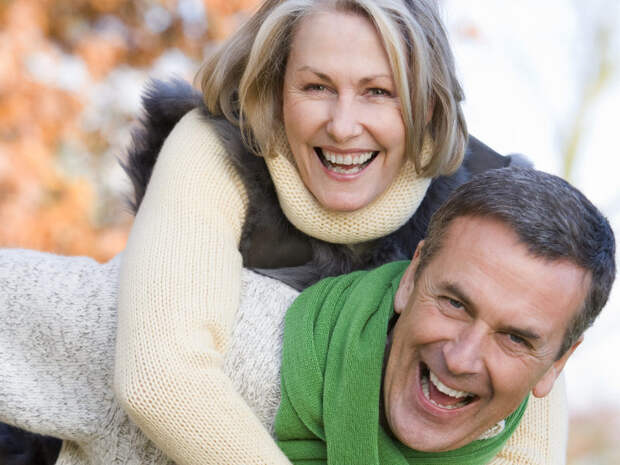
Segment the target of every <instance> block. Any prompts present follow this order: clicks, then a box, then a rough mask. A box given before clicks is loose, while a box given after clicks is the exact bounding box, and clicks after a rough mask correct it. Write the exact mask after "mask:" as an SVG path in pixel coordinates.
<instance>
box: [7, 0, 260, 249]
mask: <svg viewBox="0 0 620 465" xmlns="http://www.w3.org/2000/svg"><path fill="white" fill-rule="evenodd" d="M255 4H256V0H161V1H154V0H138V1H126V0H0V220H1V221H0V246H11V247H25V248H33V249H39V250H45V251H51V252H56V253H61V254H67V255H89V256H92V257H94V258H96V259H98V260H106V259H108V258H110V257H111V256H113V255H114V254H115V253H117V252H118V251H120V250H121V249H122V248H123V247H124V243H125V239H126V235H127V230H128V225H129V223H130V217H129V215H128V214H127V211H126V210H127V209H126V208H125V207H124V204H123V186H125V187H124V190H125V193H127V189H128V187H127V186H128V183H127V184H126V185H124V176H123V173H122V172H121V171H120V169H119V168H118V164H117V161H116V157H122V156H123V151H124V147H126V145H127V143H128V140H129V137H128V135H129V130H130V128H131V124H132V122H134V121H135V120H136V119H137V117H138V116H139V94H140V91H141V88H142V86H143V85H144V82H145V81H146V80H147V79H148V77H150V76H158V77H164V78H165V77H171V75H170V74H169V73H172V72H174V73H175V74H177V75H178V74H181V75H182V77H184V78H187V79H190V80H191V79H192V77H193V73H194V72H195V71H196V70H197V67H198V65H199V63H200V62H201V61H202V60H203V58H204V56H205V55H206V54H207V53H208V52H209V50H210V47H211V46H212V44H213V43H214V42H216V41H218V40H220V39H222V38H223V37H225V36H226V35H227V34H229V33H230V31H231V30H233V29H234V28H235V27H236V26H237V24H238V23H239V21H241V20H243V18H244V17H245V16H246V15H247V12H248V11H249V10H251V8H253V7H254V5H255ZM162 57H164V58H162Z"/></svg>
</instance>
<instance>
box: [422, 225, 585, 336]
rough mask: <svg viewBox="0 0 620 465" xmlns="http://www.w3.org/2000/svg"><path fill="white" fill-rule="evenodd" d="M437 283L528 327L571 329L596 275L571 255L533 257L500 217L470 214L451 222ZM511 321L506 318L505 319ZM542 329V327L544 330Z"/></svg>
mask: <svg viewBox="0 0 620 465" xmlns="http://www.w3.org/2000/svg"><path fill="white" fill-rule="evenodd" d="M433 262H436V263H435V266H434V267H433V266H431V269H432V276H433V286H434V287H436V288H437V289H436V291H437V292H448V293H451V296H456V297H458V298H459V299H462V301H464V303H467V304H468V308H469V309H470V310H471V311H483V310H484V311H489V310H493V311H495V312H496V313H497V315H496V316H497V317H498V318H499V317H501V316H504V317H505V318H508V319H510V318H512V319H515V320H516V321H522V322H523V323H521V324H520V326H522V327H523V330H524V331H527V330H528V329H527V327H528V326H530V327H531V328H534V327H536V326H539V325H538V324H535V325H533V324H532V323H531V322H530V323H529V324H528V323H527V321H528V317H529V320H531V321H541V323H542V328H545V327H547V326H548V325H551V327H554V328H555V330H558V328H566V327H567V325H568V324H569V321H570V320H572V318H573V316H574V315H575V314H576V312H577V311H579V310H580V309H581V308H582V306H583V302H584V299H585V296H586V295H587V291H588V289H589V285H590V274H589V272H587V271H586V270H584V269H583V268H581V267H579V266H578V265H576V264H574V263H572V262H571V261H569V260H567V259H558V260H549V259H546V258H541V257H536V256H533V255H532V254H531V253H530V252H529V251H528V249H527V247H526V245H525V244H523V243H522V242H521V241H520V240H519V238H518V236H517V234H516V233H515V232H514V231H513V230H512V229H511V228H510V227H509V226H508V225H506V224H505V223H503V222H501V221H499V220H496V219H494V218H483V217H471V216H464V217H459V218H456V219H455V220H453V221H452V223H451V224H450V225H449V227H448V229H447V230H446V234H445V236H444V238H443V241H442V244H441V248H440V250H439V251H438V253H437V254H436V256H435V257H434V258H433V259H431V262H430V263H429V265H430V264H432V263H433ZM502 324H506V322H502ZM542 328H541V329H542Z"/></svg>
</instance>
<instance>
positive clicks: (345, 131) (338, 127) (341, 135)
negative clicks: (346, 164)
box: [327, 95, 363, 142]
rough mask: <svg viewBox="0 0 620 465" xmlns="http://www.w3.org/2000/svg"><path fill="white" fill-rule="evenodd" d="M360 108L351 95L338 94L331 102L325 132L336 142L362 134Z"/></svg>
mask: <svg viewBox="0 0 620 465" xmlns="http://www.w3.org/2000/svg"><path fill="white" fill-rule="evenodd" d="M359 110H360V109H358V108H356V105H355V101H354V99H353V98H352V97H349V96H345V95H339V96H338V98H337V99H334V101H333V102H332V104H331V108H330V115H329V121H328V122H327V133H328V134H329V136H330V137H331V138H332V139H334V141H336V142H346V141H348V140H350V139H352V138H354V137H357V136H359V135H361V134H362V132H363V127H362V124H361V122H360V116H361V115H360V114H359V113H360V111H359Z"/></svg>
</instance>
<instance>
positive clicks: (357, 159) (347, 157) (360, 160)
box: [314, 147, 379, 174]
mask: <svg viewBox="0 0 620 465" xmlns="http://www.w3.org/2000/svg"><path fill="white" fill-rule="evenodd" d="M314 151H315V152H316V154H317V156H318V157H319V160H321V163H322V164H323V166H325V167H326V168H327V169H328V170H329V171H333V172H334V173H338V174H357V173H359V172H360V171H362V170H363V169H364V168H366V167H367V166H368V165H370V163H372V161H373V160H374V159H375V157H376V156H377V155H378V154H379V152H378V151H375V152H373V151H367V152H352V153H338V152H333V151H331V150H327V149H322V148H321V147H314Z"/></svg>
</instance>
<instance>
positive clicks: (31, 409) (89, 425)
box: [0, 249, 120, 441]
mask: <svg viewBox="0 0 620 465" xmlns="http://www.w3.org/2000/svg"><path fill="white" fill-rule="evenodd" d="M119 263H120V257H117V258H115V259H114V260H112V261H110V262H108V263H106V264H103V265H102V264H99V263H97V262H96V261H94V260H92V259H89V258H84V257H62V256H58V255H51V254H46V253H41V252H34V251H27V250H19V249H0V367H1V368H2V371H3V373H2V375H1V376H0V420H1V421H4V422H6V423H10V424H13V425H16V426H19V427H22V428H25V429H27V430H29V431H34V432H39V433H43V434H52V435H54V436H57V437H60V438H62V439H73V440H77V441H80V440H85V439H86V438H87V437H88V436H89V435H91V434H94V433H96V430H97V429H100V428H101V427H102V426H103V425H102V424H101V423H102V419H104V418H105V417H106V416H107V415H108V413H109V410H110V408H111V406H112V405H113V399H112V389H111V380H112V373H111V369H112V366H113V364H112V360H113V353H114V339H115V332H116V317H115V316H116V302H117V287H118V286H117V281H118V269H119Z"/></svg>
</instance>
